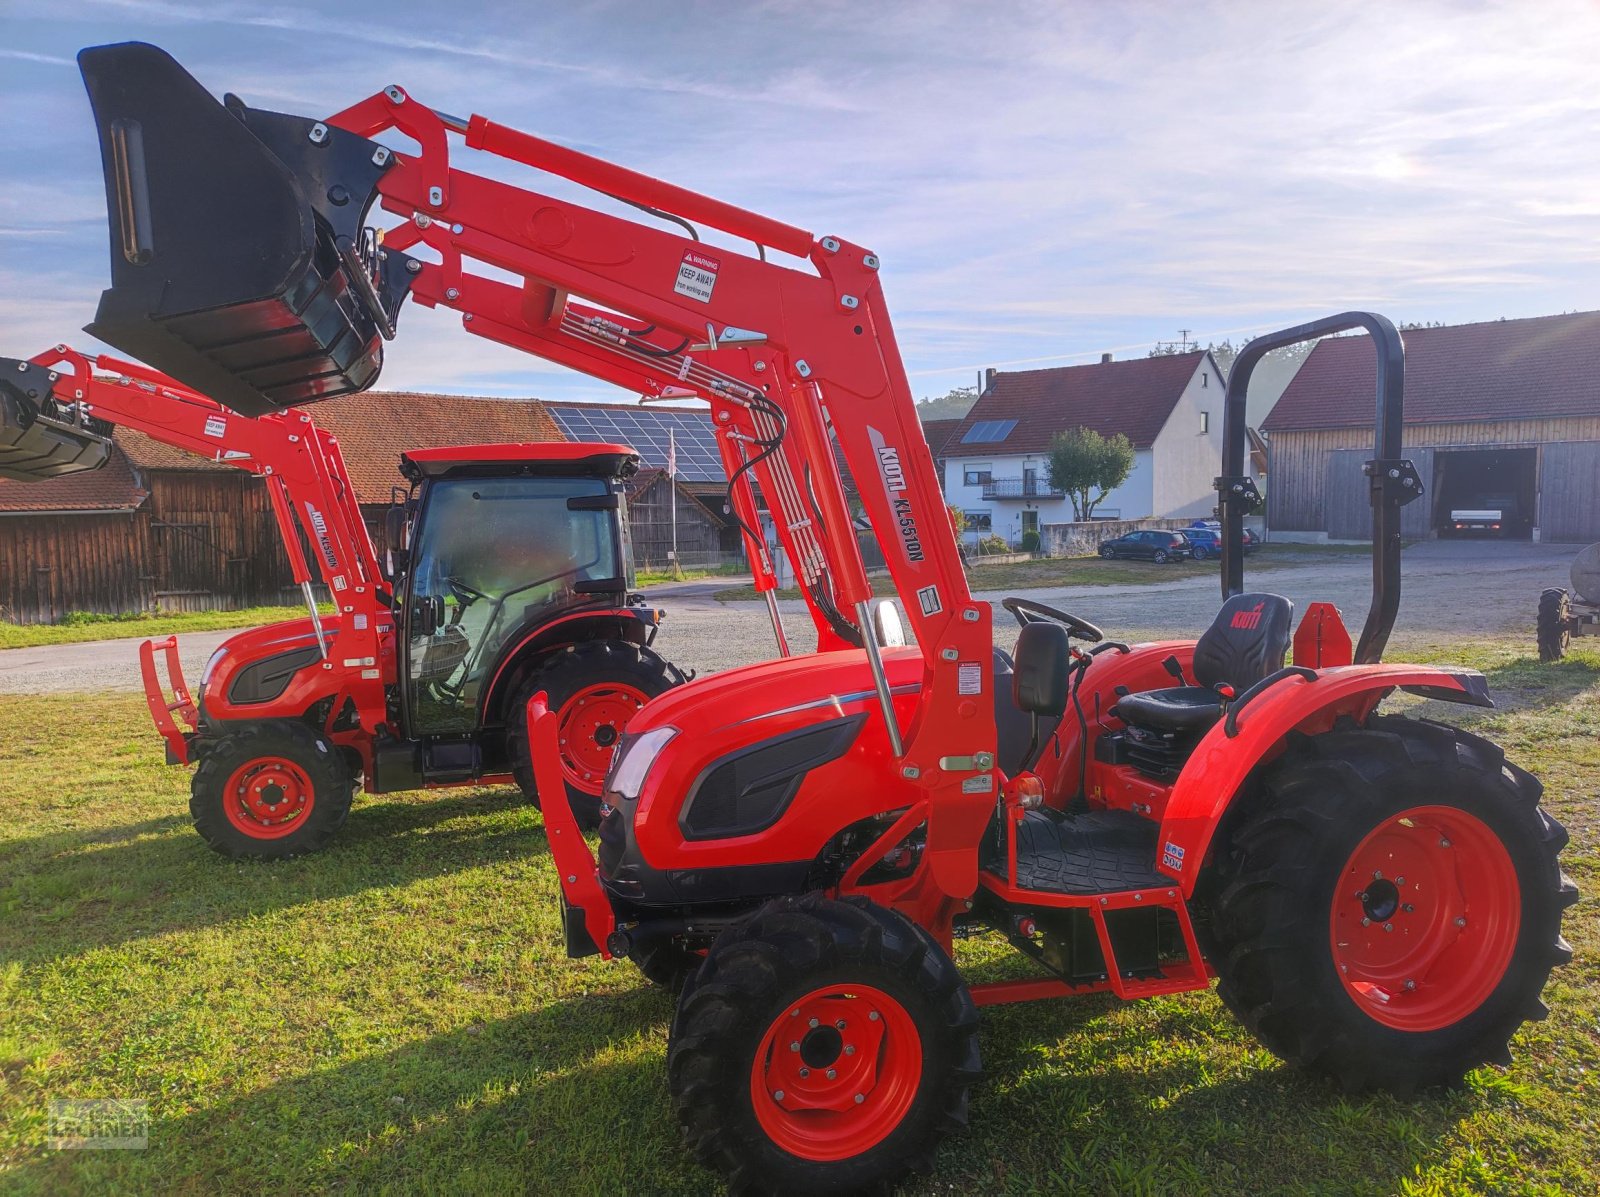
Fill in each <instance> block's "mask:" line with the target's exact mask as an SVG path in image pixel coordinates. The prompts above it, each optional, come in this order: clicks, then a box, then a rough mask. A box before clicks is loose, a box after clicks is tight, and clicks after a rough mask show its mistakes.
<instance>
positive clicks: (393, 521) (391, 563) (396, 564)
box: [379, 500, 411, 582]
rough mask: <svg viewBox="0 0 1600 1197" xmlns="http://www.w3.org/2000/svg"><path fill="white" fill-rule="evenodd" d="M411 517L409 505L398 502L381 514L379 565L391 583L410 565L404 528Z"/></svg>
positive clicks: (409, 554) (408, 548) (409, 553)
mask: <svg viewBox="0 0 1600 1197" xmlns="http://www.w3.org/2000/svg"><path fill="white" fill-rule="evenodd" d="M410 517H411V504H410V503H408V502H405V501H403V500H402V501H400V502H397V503H393V504H391V505H390V507H389V510H388V511H386V512H384V513H383V558H382V560H381V561H380V562H379V565H380V566H381V567H382V569H383V576H384V578H385V579H386V580H387V581H389V582H393V581H394V580H395V579H396V578H398V577H399V576H400V575H401V574H402V573H404V572H405V569H406V566H407V565H408V564H410V561H411V552H410V547H409V546H408V545H407V544H406V527H407V524H408V522H409V520H410Z"/></svg>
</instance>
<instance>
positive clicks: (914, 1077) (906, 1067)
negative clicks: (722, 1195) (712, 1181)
mask: <svg viewBox="0 0 1600 1197" xmlns="http://www.w3.org/2000/svg"><path fill="white" fill-rule="evenodd" d="M977 1027H978V1012H977V1008H976V1007H975V1006H974V1005H973V1002H972V995H971V994H970V993H969V992H968V991H967V987H966V985H965V984H964V983H963V982H962V980H961V976H960V974H959V973H958V972H957V971H956V967H955V965H954V963H953V962H952V961H951V960H950V957H949V956H947V955H946V954H945V953H944V951H943V950H942V949H940V947H939V946H938V944H936V943H935V942H934V941H933V939H932V938H931V937H930V936H929V935H928V934H927V933H926V932H925V931H923V930H922V929H921V928H920V927H918V926H916V925H915V924H913V923H912V922H910V921H909V920H907V919H906V918H904V917H903V916H901V915H899V914H896V913H894V912H893V911H890V910H887V909H885V908H884V907H881V906H878V905H876V904H874V903H872V902H869V901H867V900H866V899H864V898H859V897H855V898H846V899H843V900H840V901H834V900H832V899H828V898H824V897H822V896H821V895H818V894H808V895H805V896H803V897H798V898H780V899H778V900H777V901H774V902H771V903H769V904H768V905H766V906H765V907H763V908H762V909H761V910H760V911H759V912H757V913H756V915H755V916H754V917H753V918H751V919H750V920H749V921H748V922H747V923H745V924H743V925H742V926H740V927H737V928H735V929H733V930H730V931H728V932H726V933H725V934H724V935H723V936H722V937H721V938H719V939H718V940H717V942H716V943H715V944H714V945H712V948H711V951H710V952H709V954H708V955H707V958H706V962H705V964H704V965H703V966H702V967H701V969H700V971H699V972H698V973H696V974H695V976H694V977H693V978H692V979H691V981H690V983H689V985H688V987H687V988H686V989H685V991H684V994H683V997H682V999H681V1000H680V1002H679V1004H678V1013H677V1017H676V1018H675V1019H674V1021H673V1027H672V1038H671V1042H670V1044H669V1046H668V1049H667V1075H668V1081H669V1084H670V1086H671V1089H672V1099H673V1105H674V1107H675V1109H676V1111H677V1115H678V1120H679V1122H680V1123H681V1124H682V1125H683V1129H684V1134H685V1137H686V1138H687V1140H688V1143H689V1146H690V1147H691V1148H692V1150H693V1151H694V1153H695V1155H696V1156H697V1157H698V1158H699V1159H700V1160H701V1162H703V1163H705V1164H707V1165H709V1166H710V1167H713V1168H715V1169H717V1170H718V1171H720V1172H721V1173H722V1174H723V1175H724V1176H726V1177H727V1179H728V1183H729V1187H730V1188H731V1189H732V1190H733V1191H735V1192H742V1191H747V1190H750V1189H760V1190H763V1191H771V1192H781V1193H805V1194H812V1193H839V1192H857V1191H860V1190H863V1189H871V1188H875V1187H885V1186H888V1185H891V1184H893V1183H894V1182H895V1181H896V1180H898V1179H899V1178H900V1177H901V1176H903V1175H904V1174H905V1173H906V1172H907V1171H910V1170H913V1169H916V1170H920V1171H927V1170H929V1169H931V1167H932V1165H933V1156H934V1152H935V1151H936V1149H937V1148H938V1145H939V1142H940V1141H941V1140H942V1139H943V1138H944V1137H945V1136H947V1135H948V1134H950V1133H951V1132H955V1131H960V1130H962V1129H964V1128H965V1126H966V1120H967V1090H968V1088H969V1086H970V1085H971V1084H972V1082H973V1081H974V1080H976V1079H977V1078H978V1076H979V1073H980V1064H979V1058H978V1036H977Z"/></svg>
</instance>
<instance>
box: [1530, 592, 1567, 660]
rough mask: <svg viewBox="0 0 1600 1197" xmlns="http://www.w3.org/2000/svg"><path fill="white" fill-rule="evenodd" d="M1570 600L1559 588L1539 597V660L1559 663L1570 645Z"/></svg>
mask: <svg viewBox="0 0 1600 1197" xmlns="http://www.w3.org/2000/svg"><path fill="white" fill-rule="evenodd" d="M1571 621H1572V600H1571V599H1570V598H1569V597H1568V596H1567V592H1566V591H1565V590H1562V589H1561V588H1560V587H1559V586H1552V587H1551V588H1550V589H1548V590H1546V591H1544V592H1543V593H1541V594H1540V595H1539V621H1538V624H1537V631H1538V637H1539V660H1541V661H1559V660H1561V658H1562V657H1564V656H1566V655H1567V649H1568V648H1569V647H1570V646H1571V644H1572V622H1571Z"/></svg>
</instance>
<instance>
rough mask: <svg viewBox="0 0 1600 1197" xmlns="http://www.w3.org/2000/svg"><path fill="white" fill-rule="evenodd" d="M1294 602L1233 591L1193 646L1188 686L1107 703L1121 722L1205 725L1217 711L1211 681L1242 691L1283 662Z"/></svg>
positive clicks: (1177, 728) (1182, 728) (1160, 727)
mask: <svg viewBox="0 0 1600 1197" xmlns="http://www.w3.org/2000/svg"><path fill="white" fill-rule="evenodd" d="M1293 622H1294V604H1293V603H1291V602H1290V601H1289V600H1288V599H1286V598H1284V597H1283V596H1282V595H1279V594H1236V595H1234V596H1233V597H1232V598H1230V599H1229V600H1228V601H1227V602H1225V603H1223V604H1222V610H1220V611H1218V612H1217V617H1216V619H1214V620H1213V621H1212V622H1211V626H1210V627H1209V628H1207V629H1206V633H1205V635H1203V636H1201V637H1200V640H1199V642H1198V643H1197V644H1196V645H1195V646H1194V666H1193V670H1194V680H1195V682H1196V683H1197V684H1196V685H1192V686H1173V687H1171V688H1169V689H1166V690H1146V691H1144V692H1143V693H1140V694H1129V695H1128V696H1127V697H1125V698H1122V699H1120V700H1118V702H1117V705H1116V706H1114V707H1113V708H1111V710H1112V714H1114V715H1116V716H1117V717H1118V718H1119V719H1121V720H1122V721H1123V722H1124V723H1127V724H1131V725H1133V726H1136V727H1146V728H1151V729H1153V730H1156V731H1162V732H1197V731H1204V730H1205V729H1207V728H1209V727H1210V726H1211V725H1212V724H1213V723H1215V722H1216V721H1217V720H1218V719H1220V718H1221V717H1222V696H1221V695H1220V694H1218V693H1217V691H1216V690H1215V689H1213V687H1215V686H1217V685H1219V684H1225V685H1228V686H1232V687H1233V690H1234V692H1235V693H1237V694H1242V693H1244V692H1245V691H1246V690H1248V689H1249V688H1250V687H1251V686H1253V685H1255V684H1256V683H1257V682H1259V681H1260V680H1261V679H1262V678H1264V677H1266V676H1267V675H1268V674H1271V673H1275V672H1277V671H1278V670H1279V669H1281V668H1282V667H1283V658H1284V654H1285V653H1287V652H1288V651H1289V630H1290V624H1292V623H1293Z"/></svg>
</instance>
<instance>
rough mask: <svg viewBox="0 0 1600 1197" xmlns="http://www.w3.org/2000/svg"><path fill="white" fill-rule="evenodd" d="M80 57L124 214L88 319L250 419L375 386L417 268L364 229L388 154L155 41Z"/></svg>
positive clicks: (116, 214) (113, 220)
mask: <svg viewBox="0 0 1600 1197" xmlns="http://www.w3.org/2000/svg"><path fill="white" fill-rule="evenodd" d="M78 65H79V67H80V68H81V69H82V71H83V81H84V85H85V86H86V87H87V88H88V90H89V102H90V103H91V105H92V106H93V108H94V117H95V124H96V126H97V127H98V129H99V133H100V155H101V162H102V166H103V167H104V170H105V182H106V206H107V209H108V212H109V217H110V225H111V287H110V289H109V290H107V291H106V292H105V293H104V294H103V295H102V296H101V298H100V308H99V311H98V312H97V313H96V314H95V319H94V323H93V324H90V325H89V326H88V328H87V331H88V332H90V333H92V334H93V335H95V336H97V337H99V338H100V339H101V340H102V341H105V342H107V343H108V344H111V345H115V346H116V347H117V348H118V349H121V350H123V351H124V352H126V353H129V354H132V355H133V356H134V357H137V358H139V359H140V360H142V361H144V362H146V363H148V364H149V365H152V366H154V367H156V368H157V369H159V370H163V371H165V372H166V373H168V374H171V375H172V376H173V377H175V378H177V379H179V380H180V381H182V382H184V383H185V384H187V385H188V386H190V387H192V388H194V389H195V390H198V391H200V392H202V393H204V394H206V395H209V396H211V398H213V399H215V400H216V401H217V402H219V403H222V404H225V405H227V406H228V407H231V408H233V409H234V410H235V411H239V412H242V413H244V414H245V415H250V416H255V415H260V414H262V413H263V412H267V411H273V410H276V409H278V408H282V407H289V406H292V405H295V404H302V403H310V402H314V401H316V400H319V399H331V398H333V397H335V396H337V395H345V394H350V393H352V392H354V391H360V390H364V389H366V388H367V387H369V386H371V385H372V383H373V382H374V381H376V379H377V377H378V372H379V370H380V369H381V368H382V364H383V349H382V345H381V342H380V339H379V338H380V337H390V336H393V335H394V320H395V315H396V313H397V311H398V309H399V307H400V304H401V303H402V302H403V301H404V299H405V294H406V288H407V286H408V285H409V281H410V275H409V274H408V273H407V271H406V269H405V266H406V262H407V258H406V256H405V255H404V254H400V253H395V252H389V253H384V254H380V253H379V252H378V251H377V249H376V246H375V245H374V244H373V242H372V240H371V238H370V237H369V236H368V235H367V234H366V233H365V230H364V229H363V221H364V219H365V215H366V212H367V209H368V208H369V207H370V206H371V203H372V200H373V198H374V196H375V195H376V190H377V183H378V179H379V177H380V176H381V175H382V174H383V172H384V171H385V170H387V169H389V167H391V166H392V165H393V164H394V162H393V155H392V154H391V153H390V152H389V151H388V150H386V149H384V148H383V147H380V146H379V145H377V143H375V142H372V141H368V140H367V139H366V138H362V137H357V136H355V135H354V134H351V133H347V132H345V131H344V130H342V129H333V128H328V127H326V126H324V125H322V124H320V123H318V122H316V121H313V120H309V119H306V118H302V117H297V116H286V115H284V114H282V113H276V112H266V111H263V110H261V109H254V108H247V107H245V105H244V104H242V103H241V102H240V101H239V100H238V99H237V98H236V97H233V96H229V97H227V99H226V101H225V104H224V103H218V102H217V100H216V99H215V98H214V97H213V96H212V95H211V93H210V92H208V91H206V90H205V88H203V87H201V86H200V84H199V83H197V82H196V81H195V80H194V78H193V77H191V76H190V75H189V73H188V72H187V71H185V70H184V69H183V68H182V67H181V66H179V65H178V64H177V63H176V62H175V61H173V59H172V58H171V56H170V55H168V54H167V53H166V52H165V51H162V50H159V49H157V48H156V47H154V46H148V45H144V44H142V43H139V42H128V43H124V44H121V45H113V46H94V47H91V48H89V49H86V50H84V51H82V52H81V53H80V54H79V55H78Z"/></svg>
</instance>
